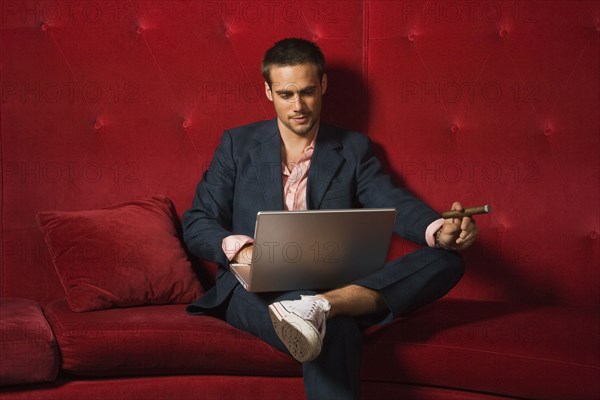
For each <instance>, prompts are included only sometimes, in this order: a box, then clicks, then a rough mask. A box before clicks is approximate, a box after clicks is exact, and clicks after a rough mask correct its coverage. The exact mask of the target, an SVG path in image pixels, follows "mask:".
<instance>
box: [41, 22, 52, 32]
mask: <svg viewBox="0 0 600 400" xmlns="http://www.w3.org/2000/svg"><path fill="white" fill-rule="evenodd" d="M41 28H42V30H43V31H47V30H48V29H50V25H48V24H47V23H45V22H44V23H43V24H42V26H41Z"/></svg>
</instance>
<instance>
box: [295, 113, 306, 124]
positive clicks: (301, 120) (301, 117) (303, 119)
mask: <svg viewBox="0 0 600 400" xmlns="http://www.w3.org/2000/svg"><path fill="white" fill-rule="evenodd" d="M292 119H293V120H294V121H296V122H299V123H304V122H306V121H308V114H304V115H297V116H295V117H292Z"/></svg>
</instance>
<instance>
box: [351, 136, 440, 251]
mask: <svg viewBox="0 0 600 400" xmlns="http://www.w3.org/2000/svg"><path fill="white" fill-rule="evenodd" d="M364 140H365V141H366V142H367V143H364V144H363V145H362V146H360V150H359V152H360V156H359V159H360V161H359V163H358V166H357V170H356V171H357V172H356V173H357V177H356V181H357V195H358V201H359V202H360V203H361V204H362V205H363V206H364V207H374V208H376V207H384V208H385V207H391V208H395V209H396V212H397V215H396V222H395V225H394V233H396V234H397V235H400V236H401V237H403V238H405V239H408V240H410V241H412V242H415V243H420V244H424V245H425V244H427V242H426V240H425V232H426V229H427V227H428V226H429V224H431V223H432V222H433V221H435V220H437V219H439V218H440V215H439V214H438V213H437V212H435V211H434V210H433V209H431V208H430V207H429V206H428V205H427V204H425V203H424V202H423V201H421V200H419V199H418V198H417V197H415V196H414V195H413V194H412V193H410V192H409V191H408V190H407V189H405V188H400V187H397V186H396V185H394V184H393V183H392V180H391V179H390V176H389V175H388V174H386V173H385V172H384V171H383V170H382V167H381V163H380V162H379V160H378V159H377V158H376V157H375V155H374V154H373V151H372V148H371V142H370V140H369V139H368V138H367V137H365V139H364Z"/></svg>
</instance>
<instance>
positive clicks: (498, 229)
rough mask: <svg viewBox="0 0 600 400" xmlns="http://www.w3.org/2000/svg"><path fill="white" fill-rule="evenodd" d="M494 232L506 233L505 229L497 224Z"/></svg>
mask: <svg viewBox="0 0 600 400" xmlns="http://www.w3.org/2000/svg"><path fill="white" fill-rule="evenodd" d="M496 230H497V231H498V233H503V232H505V231H506V227H505V226H504V225H503V224H498V227H497V228H496Z"/></svg>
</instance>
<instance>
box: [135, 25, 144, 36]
mask: <svg viewBox="0 0 600 400" xmlns="http://www.w3.org/2000/svg"><path fill="white" fill-rule="evenodd" d="M135 31H136V32H137V34H138V35H141V34H142V33H144V28H142V27H141V26H138V27H137V29H136V30H135Z"/></svg>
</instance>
